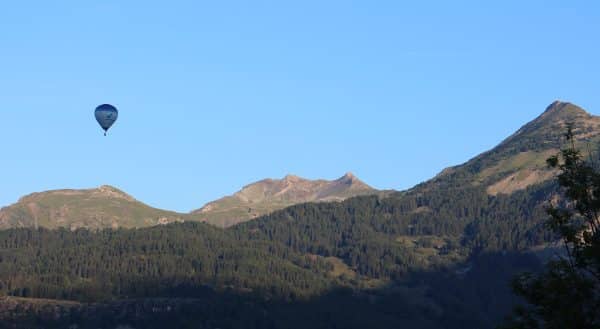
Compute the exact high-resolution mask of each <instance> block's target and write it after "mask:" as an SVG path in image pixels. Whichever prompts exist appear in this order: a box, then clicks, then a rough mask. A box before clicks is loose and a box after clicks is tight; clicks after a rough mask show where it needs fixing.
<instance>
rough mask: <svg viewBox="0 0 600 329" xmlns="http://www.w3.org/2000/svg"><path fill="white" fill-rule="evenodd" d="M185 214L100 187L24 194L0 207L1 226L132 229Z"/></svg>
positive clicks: (109, 187)
mask: <svg viewBox="0 0 600 329" xmlns="http://www.w3.org/2000/svg"><path fill="white" fill-rule="evenodd" d="M186 216H187V215H185V214H178V213H175V212H171V211H165V210H160V209H156V208H152V207H150V206H148V205H145V204H143V203H141V202H139V201H137V200H135V199H134V198H132V197H131V196H129V195H127V194H126V193H124V192H122V191H120V190H118V189H116V188H114V187H111V186H101V187H99V188H95V189H87V190H55V191H47V192H40V193H33V194H30V195H27V196H25V197H23V198H21V199H20V200H19V201H18V202H17V203H15V204H13V205H11V206H8V207H5V208H2V209H1V210H0V228H2V229H6V228H12V227H35V228H37V227H46V228H57V227H66V228H70V229H77V228H90V229H100V228H120V227H122V228H134V227H146V226H152V225H158V224H167V223H172V222H178V221H183V220H184V219H185V218H186Z"/></svg>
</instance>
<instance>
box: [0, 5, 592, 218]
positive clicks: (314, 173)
mask: <svg viewBox="0 0 600 329" xmlns="http://www.w3.org/2000/svg"><path fill="white" fill-rule="evenodd" d="M599 34H600V5H599V4H597V2H594V1H587V2H578V1H560V2H559V1H497V2H495V4H490V3H487V2H484V1H472V2H467V1H437V2H436V1H419V2H413V3H410V4H409V3H408V2H404V1H272V2H270V1H240V2H235V1H213V2H203V1H169V2H164V1H116V0H115V1H54V2H50V1H11V2H8V3H3V4H2V8H1V10H0V101H1V106H0V117H1V119H0V120H1V121H0V123H1V127H2V128H1V129H0V140H1V141H2V147H1V154H2V156H1V157H0V168H1V170H0V182H1V183H0V185H1V187H0V205H7V204H10V203H12V202H15V201H16V200H17V199H18V198H19V197H20V196H22V195H24V194H28V193H31V192H35V191H42V190H48V189H55V188H85V187H94V186H98V185H102V184H110V185H114V186H117V187H119V188H121V189H123V190H125V191H126V192H128V193H130V194H132V195H133V196H134V197H136V198H138V199H140V200H142V201H144V202H146V203H148V204H150V205H153V206H156V207H160V208H167V209H173V210H179V211H189V210H191V209H195V208H199V207H200V206H202V205H203V204H204V203H205V202H207V201H210V200H212V199H215V198H218V197H221V196H223V195H225V194H230V193H232V192H234V191H236V190H237V189H239V188H240V187H242V186H243V185H245V184H247V183H250V182H253V181H256V180H259V179H262V178H266V177H274V178H276V177H282V176H284V175H285V174H287V173H294V174H297V175H300V176H303V177H307V178H327V179H334V178H337V177H339V176H341V175H343V174H344V173H345V172H346V171H352V172H354V173H355V174H356V175H357V176H359V177H360V178H361V179H363V180H364V181H366V182H367V183H369V184H371V185H373V186H374V187H377V188H382V189H384V188H385V189H388V188H393V189H404V188H408V187H411V186H412V185H414V184H416V183H419V182H421V181H423V180H426V179H428V178H430V177H431V176H433V175H435V174H436V173H437V172H439V171H440V170H441V169H443V168H444V167H447V166H450V165H455V164H459V163H462V162H464V161H466V160H468V159H469V158H471V157H472V156H475V155H476V154H478V153H480V152H482V151H485V150H487V149H489V148H491V147H493V146H494V145H496V144H497V143H499V142H500V141H501V140H502V139H503V138H505V137H507V136H508V135H510V134H511V133H513V132H514V131H515V130H517V129H518V128H519V127H520V126H521V125H523V124H524V123H526V122H528V121H529V120H531V119H533V118H535V117H536V116H537V115H539V114H540V113H541V112H542V111H543V110H544V108H545V107H546V106H547V105H548V104H550V103H551V102H552V101H553V100H555V99H561V100H566V101H571V102H574V103H576V104H578V105H580V106H582V107H584V108H585V109H587V110H588V111H590V112H592V113H600V93H599V87H600V83H599V82H600V80H599V78H600V60H599V58H600V42H598V41H599V39H598V35H599ZM101 103H111V104H114V105H115V106H117V107H118V108H119V110H120V116H119V120H118V121H117V123H116V124H115V126H114V127H113V129H112V130H111V131H110V132H109V136H108V137H106V138H105V137H103V136H102V132H101V130H100V128H99V127H98V126H97V123H96V122H95V120H94V116H93V110H94V108H95V106H96V105H98V104H101Z"/></svg>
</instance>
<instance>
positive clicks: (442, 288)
mask: <svg viewBox="0 0 600 329" xmlns="http://www.w3.org/2000/svg"><path fill="white" fill-rule="evenodd" d="M569 123H572V124H573V126H574V128H575V136H576V138H577V144H578V146H580V147H583V149H584V150H585V151H586V153H588V154H590V155H594V156H597V151H598V150H599V148H598V145H599V143H598V142H599V139H600V135H599V134H598V133H599V131H600V129H599V128H600V126H599V125H598V118H597V117H595V116H592V115H589V114H588V113H586V112H585V111H583V110H582V109H581V108H579V107H577V106H575V105H573V104H569V103H564V102H555V103H553V104H551V105H550V106H549V107H548V108H547V109H546V111H545V112H544V113H543V114H542V115H541V116H539V117H538V118H536V119H535V120H533V121H532V122H530V123H528V124H526V125H525V126H523V127H522V128H521V129H519V131H517V132H516V133H515V134H513V135H512V136H510V137H508V138H507V139H506V140H504V141H503V142H502V143H500V144H499V145H498V146H497V147H495V148H493V149H491V150H489V151H487V152H484V153H482V154H480V155H478V156H476V157H474V158H473V159H471V160H469V161H467V162H465V163H464V164H461V165H458V166H455V167H452V168H448V169H446V170H444V171H443V172H442V173H440V174H439V175H437V176H436V177H434V178H432V179H431V180H428V181H426V182H424V183H422V184H419V185H417V186H415V187H413V188H411V189H409V190H406V191H402V192H395V193H386V194H375V195H363V196H357V197H353V198H348V199H345V200H343V201H339V202H308V203H299V204H295V205H292V206H289V207H287V208H284V209H280V210H275V211H272V212H270V213H268V214H266V215H264V216H260V217H259V218H256V219H254V220H251V221H247V222H244V223H241V224H240V225H235V226H233V227H230V228H227V229H219V228H217V227H214V226H211V225H207V224H205V223H196V222H190V221H188V222H186V223H174V224H172V225H155V226H153V227H147V228H141V229H136V230H116V231H110V230H106V231H100V232H90V231H87V230H75V231H72V232H65V231H59V230H45V229H39V230H35V229H32V228H29V229H19V230H2V231H0V282H4V283H5V284H1V285H0V296H1V295H9V296H16V297H19V299H12V298H11V299H8V300H2V299H0V309H2V310H5V311H3V312H0V313H2V314H0V323H10V324H13V323H24V324H23V325H21V327H23V328H29V327H35V323H39V321H42V320H43V321H57V322H56V323H55V325H54V326H53V327H57V328H60V327H69V326H73V325H76V324H77V325H78V327H82V328H88V327H89V328H98V327H117V326H118V325H122V326H130V327H135V328H137V327H141V328H163V327H173V326H175V327H184V326H187V327H203V328H306V327H314V326H315V324H316V325H318V326H319V327H323V328H329V327H339V328H366V327H368V328H400V327H407V328H431V329H441V328H485V329H487V328H490V329H491V328H495V327H497V325H498V324H499V323H500V321H502V319H503V318H504V316H505V315H507V314H508V313H509V312H510V311H511V310H512V309H513V307H514V306H515V303H517V302H518V299H517V298H516V297H515V296H514V295H513V294H512V293H511V291H510V288H509V287H510V285H509V282H510V278H512V277H513V276H514V275H515V274H517V273H521V272H523V271H528V272H536V271H539V270H540V269H541V262H540V260H541V257H540V253H539V250H544V249H545V250H546V251H547V250H548V248H547V247H548V246H552V245H553V243H555V242H556V240H555V239H556V236H555V235H554V234H552V233H550V232H549V231H548V228H547V226H546V225H545V221H546V220H547V217H548V215H547V212H546V210H545V205H546V204H547V203H546V202H547V200H549V199H550V198H554V197H557V196H559V195H560V194H558V193H557V192H558V186H557V184H556V182H555V181H554V180H553V179H552V177H554V176H553V175H552V174H553V173H552V172H549V171H548V170H547V169H546V167H545V164H544V162H545V159H546V158H547V156H548V155H552V154H554V153H555V152H557V151H558V150H559V148H560V147H561V145H562V144H563V143H564V140H563V137H562V135H563V133H564V131H565V127H566V125H567V124H569ZM532 175H533V178H530V177H531V176H532ZM346 178H348V177H346ZM284 181H286V179H283V180H271V181H268V182H269V183H268V184H265V181H263V182H262V184H259V185H257V186H256V187H260V188H257V189H256V190H252V189H250V190H249V191H247V194H246V196H245V198H246V199H248V200H250V199H252V200H264V199H268V198H271V199H273V198H274V197H273V195H287V196H286V198H287V199H292V197H295V198H297V199H295V200H296V201H298V200H303V199H302V198H301V197H300V196H303V197H304V198H316V197H314V195H315V194H314V193H311V192H310V191H312V190H310V189H308V188H305V190H303V189H300V188H299V186H302V185H301V184H300V181H302V180H301V179H298V178H297V177H292V176H290V177H288V179H287V181H288V182H284ZM294 181H296V182H294ZM342 181H344V180H342ZM259 183H260V182H259ZM286 184H287V185H288V186H289V188H287V189H286V188H282V187H281V186H285V185H286ZM352 184H353V183H352V182H350V183H349V184H347V185H352ZM253 185H254V184H253ZM307 185H310V184H308V183H307ZM332 185H333V186H337V185H336V184H332ZM342 185H344V184H342ZM323 186H324V185H323ZM323 186H320V187H321V188H323ZM297 190H299V191H300V192H298V191H297ZM323 190H327V189H323ZM332 190H336V189H335V188H332ZM111 191H112V190H111ZM302 191H304V192H302ZM328 191H329V190H328ZM118 192H120V191H115V193H117V196H116V197H117V198H119V199H122V198H125V199H127V198H128V196H127V195H124V194H121V193H122V192H120V193H118ZM109 194H111V193H109ZM325 194H326V193H323V194H321V196H323V195H325ZM317 195H320V194H318V193H317ZM129 198H130V197H129ZM282 199H284V200H285V198H284V197H282ZM122 202H124V201H122ZM257 202H258V201H257ZM26 204H27V203H24V205H26ZM199 215H201V214H198V213H194V214H191V215H190V216H191V217H194V216H199ZM194 218H195V219H196V217H194ZM553 254H555V253H553ZM48 298H49V299H64V300H70V301H78V302H79V303H77V304H72V303H68V304H60V305H58V304H56V303H55V302H51V301H48V300H47V299H48ZM36 310H37V311H36ZM47 319H50V320H47ZM85 321H91V322H87V323H86V322H85ZM14 327H18V326H14Z"/></svg>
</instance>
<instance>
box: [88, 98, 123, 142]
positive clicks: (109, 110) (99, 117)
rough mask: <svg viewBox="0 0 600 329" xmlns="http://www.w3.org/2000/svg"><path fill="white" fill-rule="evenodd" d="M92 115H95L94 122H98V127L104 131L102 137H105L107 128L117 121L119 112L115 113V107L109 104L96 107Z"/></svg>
mask: <svg viewBox="0 0 600 329" xmlns="http://www.w3.org/2000/svg"><path fill="white" fill-rule="evenodd" d="M94 114H95V115H96V121H98V123H99V124H100V127H102V129H104V136H106V132H107V131H108V128H110V127H111V126H112V125H113V123H115V121H117V117H118V116H119V111H117V108H116V107H114V106H112V105H110V104H102V105H99V106H98V107H96V111H95V112H94Z"/></svg>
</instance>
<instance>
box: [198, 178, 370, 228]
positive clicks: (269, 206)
mask: <svg viewBox="0 0 600 329" xmlns="http://www.w3.org/2000/svg"><path fill="white" fill-rule="evenodd" d="M377 192H378V191H377V190H375V189H373V188H372V187H370V186H369V185H367V184H365V183H363V182H362V181H360V180H359V179H358V178H356V176H354V174H352V173H350V172H348V173H346V174H344V176H342V177H340V178H338V179H336V180H331V181H329V180H323V179H318V180H310V179H305V178H302V177H299V176H296V175H291V174H290V175H286V176H285V177H283V178H282V179H265V180H261V181H258V182H256V183H252V184H249V185H246V186H244V188H242V190H241V191H239V192H236V193H235V194H233V195H230V196H226V197H224V198H221V199H219V200H216V201H213V202H209V203H208V204H206V205H205V206H204V207H202V208H201V209H199V210H196V211H193V212H192V213H193V214H198V215H200V216H201V218H200V219H202V220H205V221H208V222H209V223H212V224H216V225H218V226H231V225H235V224H237V223H241V222H244V221H247V220H251V219H253V218H256V217H258V216H260V215H264V214H268V213H271V212H273V211H275V210H278V209H282V208H285V207H287V206H291V205H294V204H298V203H304V202H323V201H342V200H345V199H347V198H350V197H353V196H358V195H365V194H376V193H377Z"/></svg>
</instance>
